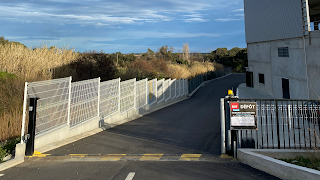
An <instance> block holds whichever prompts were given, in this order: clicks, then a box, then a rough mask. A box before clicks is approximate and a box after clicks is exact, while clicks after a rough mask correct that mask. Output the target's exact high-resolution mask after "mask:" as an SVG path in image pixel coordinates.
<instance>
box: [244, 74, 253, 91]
mask: <svg viewBox="0 0 320 180" xmlns="http://www.w3.org/2000/svg"><path fill="white" fill-rule="evenodd" d="M246 84H247V86H248V87H253V72H249V71H247V72H246Z"/></svg>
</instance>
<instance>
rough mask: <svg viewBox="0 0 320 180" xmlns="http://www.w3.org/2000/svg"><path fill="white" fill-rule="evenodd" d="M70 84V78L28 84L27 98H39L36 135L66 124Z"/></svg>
mask: <svg viewBox="0 0 320 180" xmlns="http://www.w3.org/2000/svg"><path fill="white" fill-rule="evenodd" d="M70 82H71V77H69V78H62V79H55V80H48V81H39V82H32V83H28V85H27V97H28V98H34V97H37V98H39V99H38V101H37V115H36V118H37V123H36V130H35V131H36V132H35V133H36V135H38V134H41V133H44V132H46V131H48V130H51V129H53V128H55V127H58V126H60V125H63V124H68V104H69V89H70ZM22 136H24V133H23V134H22Z"/></svg>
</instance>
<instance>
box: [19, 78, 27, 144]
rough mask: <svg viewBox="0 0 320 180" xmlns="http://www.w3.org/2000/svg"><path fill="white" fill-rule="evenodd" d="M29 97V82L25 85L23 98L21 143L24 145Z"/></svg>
mask: <svg viewBox="0 0 320 180" xmlns="http://www.w3.org/2000/svg"><path fill="white" fill-rule="evenodd" d="M27 97H28V82H25V83H24V97H23V114H22V126H21V141H20V143H21V144H23V136H24V133H25V124H26V113H27V112H26V109H27Z"/></svg>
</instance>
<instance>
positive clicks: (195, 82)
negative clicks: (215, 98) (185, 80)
mask: <svg viewBox="0 0 320 180" xmlns="http://www.w3.org/2000/svg"><path fill="white" fill-rule="evenodd" d="M231 70H232V68H231V67H227V68H223V69H218V70H216V71H209V72H207V73H204V74H199V75H197V76H195V77H194V78H192V79H190V80H189V84H188V87H189V94H190V93H192V92H193V91H194V90H195V89H197V88H198V87H199V86H200V85H201V84H202V83H203V82H204V81H208V80H211V79H215V78H218V77H221V76H224V75H226V74H230V73H231Z"/></svg>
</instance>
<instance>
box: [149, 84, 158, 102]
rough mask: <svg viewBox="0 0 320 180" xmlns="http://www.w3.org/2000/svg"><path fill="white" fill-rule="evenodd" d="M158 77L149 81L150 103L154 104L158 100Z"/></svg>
mask: <svg viewBox="0 0 320 180" xmlns="http://www.w3.org/2000/svg"><path fill="white" fill-rule="evenodd" d="M156 95H157V79H152V80H150V81H148V104H149V105H152V104H154V103H156V102H157V96H156Z"/></svg>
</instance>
